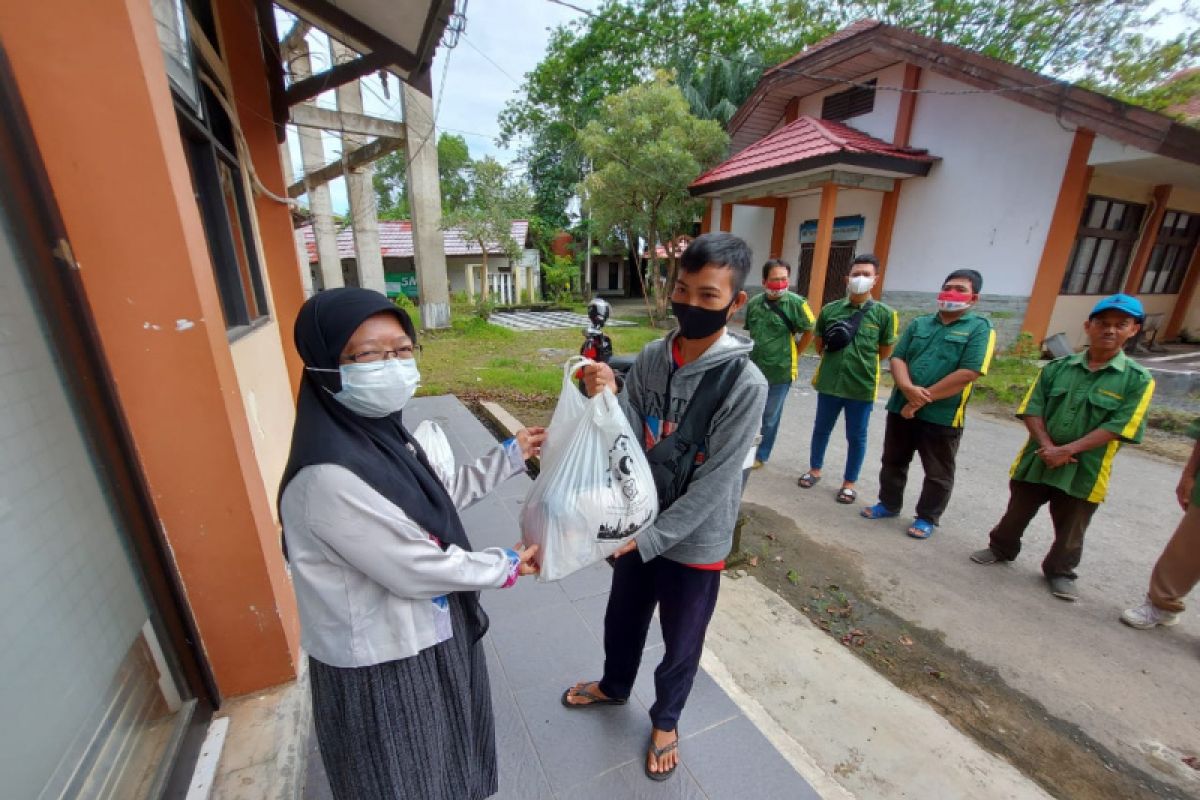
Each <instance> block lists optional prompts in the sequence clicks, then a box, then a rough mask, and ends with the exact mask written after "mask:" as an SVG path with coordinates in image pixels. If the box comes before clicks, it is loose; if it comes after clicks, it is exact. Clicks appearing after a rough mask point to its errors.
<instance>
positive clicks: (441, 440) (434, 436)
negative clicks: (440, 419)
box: [413, 419, 454, 483]
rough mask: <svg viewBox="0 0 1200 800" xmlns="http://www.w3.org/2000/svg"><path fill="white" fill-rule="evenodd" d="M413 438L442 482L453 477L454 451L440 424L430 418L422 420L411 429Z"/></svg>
mask: <svg viewBox="0 0 1200 800" xmlns="http://www.w3.org/2000/svg"><path fill="white" fill-rule="evenodd" d="M413 438H414V439H416V440H417V444H419V445H421V449H422V450H424V451H425V457H426V458H428V459H429V466H431V467H433V469H434V471H435V472H437V473H439V475H438V477H440V478H441V479H442V483H445V482H446V481H447V480H449V479H451V478H453V477H454V451H453V450H451V449H450V440H449V439H447V438H446V432H445V431H443V430H442V426H441V425H438V424H437V423H436V422H434V421H433V420H430V419H426V420H422V421H421V424H420V425H418V426H417V429H416V430H415V431H413Z"/></svg>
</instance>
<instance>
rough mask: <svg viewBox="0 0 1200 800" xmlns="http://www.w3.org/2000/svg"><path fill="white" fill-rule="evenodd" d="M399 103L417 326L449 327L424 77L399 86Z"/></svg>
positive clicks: (434, 142) (430, 100)
mask: <svg viewBox="0 0 1200 800" xmlns="http://www.w3.org/2000/svg"><path fill="white" fill-rule="evenodd" d="M400 91H401V95H400V96H401V99H402V100H403V103H404V153H405V163H406V165H407V169H408V180H407V181H406V183H407V186H408V207H409V212H410V214H411V215H412V240H413V262H414V263H415V264H416V270H417V290H418V292H420V298H419V299H420V307H421V325H422V327H424V328H425V329H427V330H428V329H436V328H449V327H450V282H449V278H448V276H447V275H446V250H445V242H444V240H443V238H442V187H441V181H439V180H438V160H437V131H436V130H434V119H433V98H432V97H431V95H432V93H433V86H432V84H431V82H430V80H429V73H428V72H425V73H424V74H422V75H414V76H412V83H411V84H410V83H407V82H406V83H402V84H401V85H400Z"/></svg>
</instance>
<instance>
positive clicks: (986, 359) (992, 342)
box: [979, 328, 996, 375]
mask: <svg viewBox="0 0 1200 800" xmlns="http://www.w3.org/2000/svg"><path fill="white" fill-rule="evenodd" d="M995 352H996V329H995V328H992V329H991V330H990V331H988V343H987V353H985V354H984V356H983V366H981V367H980V368H979V374H980V375H987V371H988V367H990V366H991V365H992V356H993V355H994V354H995Z"/></svg>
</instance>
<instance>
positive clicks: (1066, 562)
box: [988, 481, 1099, 578]
mask: <svg viewBox="0 0 1200 800" xmlns="http://www.w3.org/2000/svg"><path fill="white" fill-rule="evenodd" d="M1008 491H1009V495H1008V509H1007V510H1006V511H1005V512H1004V516H1003V517H1001V518H1000V521H999V522H998V523H996V527H994V528H992V532H991V534H989V537H988V538H989V541H988V547H990V548H991V550H992V552H993V553H995V554H996V555H998V556H1000V557H1001V558H1004V559H1008V560H1009V561H1012V560H1013V559H1014V558H1016V557H1017V554H1018V553H1020V552H1021V536H1022V535H1023V534H1024V533H1025V528H1027V527H1028V526H1029V523H1030V522H1032V521H1033V518H1034V517H1035V516H1037V513H1038V510H1039V509H1040V508H1041V507H1042V506H1044V505H1046V504H1047V503H1049V504H1050V521H1051V522H1053V523H1054V544H1053V545H1051V546H1050V552H1049V553H1047V554H1046V557H1045V558H1044V559H1043V560H1042V574H1044V575H1045V576H1046V577H1047V578H1055V577H1064V578H1074V577H1076V575H1075V568H1076V567H1078V566H1079V562H1080V560H1081V559H1082V558H1083V535H1084V534H1085V533H1087V528H1088V523H1090V522H1091V521H1092V515H1093V514H1095V513H1096V509H1097V508H1098V507H1099V503H1089V502H1088V501H1087V500H1081V499H1079V498H1078V497H1072V496H1071V495H1069V494H1067V493H1066V492H1064V491H1063V490H1062V489H1058V488H1055V487H1053V486H1047V485H1046V484H1044V483H1030V482H1029V481H1009V482H1008Z"/></svg>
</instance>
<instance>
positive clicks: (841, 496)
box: [837, 486, 858, 506]
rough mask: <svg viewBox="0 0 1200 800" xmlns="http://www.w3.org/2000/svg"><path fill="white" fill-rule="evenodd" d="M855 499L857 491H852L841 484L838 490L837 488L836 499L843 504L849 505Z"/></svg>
mask: <svg viewBox="0 0 1200 800" xmlns="http://www.w3.org/2000/svg"><path fill="white" fill-rule="evenodd" d="M857 499H858V492H856V491H854V490H853V489H847V488H846V487H844V486H843V487H842V488H841V489H840V490H838V493H837V501H838V502H839V503H841V504H842V505H844V506H848V505H850V504H851V503H853V502H854V501H855V500H857Z"/></svg>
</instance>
